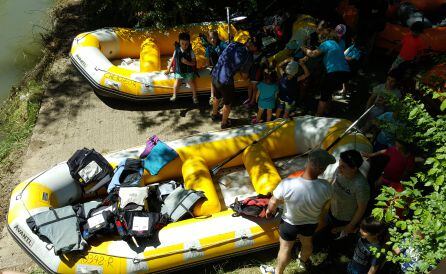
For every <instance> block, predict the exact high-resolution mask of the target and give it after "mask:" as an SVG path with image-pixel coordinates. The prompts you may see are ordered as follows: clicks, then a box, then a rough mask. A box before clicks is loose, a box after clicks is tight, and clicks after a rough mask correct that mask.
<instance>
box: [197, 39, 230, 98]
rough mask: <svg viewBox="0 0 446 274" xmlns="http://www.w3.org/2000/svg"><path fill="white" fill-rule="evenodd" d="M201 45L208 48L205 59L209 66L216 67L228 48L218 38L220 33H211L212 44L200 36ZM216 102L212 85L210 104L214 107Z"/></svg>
mask: <svg viewBox="0 0 446 274" xmlns="http://www.w3.org/2000/svg"><path fill="white" fill-rule="evenodd" d="M200 37H201V43H202V44H203V46H204V47H205V48H206V53H205V57H206V58H207V66H211V67H214V66H215V65H216V64H217V62H218V57H220V54H221V53H222V52H223V50H224V49H225V48H226V47H227V46H228V44H227V43H226V42H223V41H221V40H220V38H219V37H218V31H216V30H213V31H209V39H210V42H208V40H207V39H206V37H205V36H204V35H203V34H200ZM213 101H214V86H213V85H211V98H210V99H209V104H210V105H212V102H213Z"/></svg>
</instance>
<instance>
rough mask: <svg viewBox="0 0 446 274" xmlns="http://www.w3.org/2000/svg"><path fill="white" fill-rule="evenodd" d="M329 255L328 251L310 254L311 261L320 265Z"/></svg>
mask: <svg viewBox="0 0 446 274" xmlns="http://www.w3.org/2000/svg"><path fill="white" fill-rule="evenodd" d="M327 257H328V253H326V252H318V253H315V254H312V255H311V256H310V261H311V263H312V264H313V265H315V266H316V265H320V264H321V263H323V262H324V261H325V260H326V259H327Z"/></svg>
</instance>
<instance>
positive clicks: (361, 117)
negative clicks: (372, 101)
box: [325, 105, 375, 151]
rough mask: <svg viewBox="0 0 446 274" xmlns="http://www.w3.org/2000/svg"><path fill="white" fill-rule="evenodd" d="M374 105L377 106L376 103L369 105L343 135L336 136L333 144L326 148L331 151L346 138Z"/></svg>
mask: <svg viewBox="0 0 446 274" xmlns="http://www.w3.org/2000/svg"><path fill="white" fill-rule="evenodd" d="M374 107H375V105H372V106H371V107H369V108H368V109H367V110H366V111H365V112H364V113H363V114H362V115H361V116H360V117H359V118H358V119H356V121H355V122H353V123H352V124H351V125H350V126H349V127H348V128H347V129H346V130H345V131H344V132H343V133H342V134H341V135H339V137H338V138H336V140H334V141H333V143H331V145H329V146H328V147H327V148H326V149H325V150H326V151H329V150H330V149H331V148H332V147H334V146H335V145H336V144H337V143H338V142H339V141H341V139H342V138H344V136H345V135H347V134H348V133H349V132H350V130H351V129H352V128H354V127H355V126H356V125H357V124H358V123H359V121H361V120H362V119H363V118H364V117H365V116H366V115H367V114H368V113H369V112H370V111H371V110H372V108H374Z"/></svg>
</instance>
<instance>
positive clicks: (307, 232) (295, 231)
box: [279, 220, 317, 241]
mask: <svg viewBox="0 0 446 274" xmlns="http://www.w3.org/2000/svg"><path fill="white" fill-rule="evenodd" d="M316 228H317V224H305V225H292V224H289V223H287V222H285V221H284V220H281V221H280V225H279V235H280V237H281V238H282V239H284V240H285V241H294V240H296V238H297V235H302V236H305V237H310V236H313V234H314V231H315V230H316Z"/></svg>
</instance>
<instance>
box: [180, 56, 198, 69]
mask: <svg viewBox="0 0 446 274" xmlns="http://www.w3.org/2000/svg"><path fill="white" fill-rule="evenodd" d="M181 63H183V64H185V65H188V66H191V67H193V66H195V63H196V62H195V58H193V59H192V61H188V60H187V59H186V58H184V57H183V58H181Z"/></svg>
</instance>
